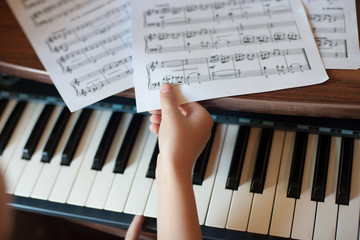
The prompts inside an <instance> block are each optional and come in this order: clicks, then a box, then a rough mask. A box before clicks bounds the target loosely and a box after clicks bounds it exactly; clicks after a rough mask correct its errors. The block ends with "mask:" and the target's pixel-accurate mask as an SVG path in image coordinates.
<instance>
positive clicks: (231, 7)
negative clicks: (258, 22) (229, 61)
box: [143, 0, 292, 28]
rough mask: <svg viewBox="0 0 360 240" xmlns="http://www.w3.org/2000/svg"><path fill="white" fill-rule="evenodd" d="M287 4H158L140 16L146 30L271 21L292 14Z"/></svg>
mask: <svg viewBox="0 0 360 240" xmlns="http://www.w3.org/2000/svg"><path fill="white" fill-rule="evenodd" d="M291 12H292V9H291V7H290V3H289V2H288V0H242V1H235V0H228V1H217V2H213V3H204V4H193V5H186V6H182V7H170V5H168V4H161V5H158V6H156V7H155V8H153V9H149V10H147V11H145V12H143V17H144V26H145V27H162V28H165V27H168V26H174V25H188V24H202V23H212V22H216V23H222V22H224V21H231V22H234V21H235V20H238V19H249V18H258V17H271V16H275V15H282V14H286V13H291Z"/></svg>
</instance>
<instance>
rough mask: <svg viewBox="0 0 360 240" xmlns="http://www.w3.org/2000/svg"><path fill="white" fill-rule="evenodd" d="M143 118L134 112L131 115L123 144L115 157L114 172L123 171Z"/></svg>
mask: <svg viewBox="0 0 360 240" xmlns="http://www.w3.org/2000/svg"><path fill="white" fill-rule="evenodd" d="M143 118H144V115H143V114H135V115H134V116H133V118H132V120H131V123H130V126H129V128H128V130H127V131H126V134H125V137H124V141H123V144H122V145H121V148H120V150H119V153H118V155H117V157H116V161H115V168H114V171H113V172H114V173H124V171H125V168H126V165H127V163H128V161H129V157H130V154H131V150H132V148H133V146H134V143H135V140H136V136H137V134H138V132H139V129H140V126H141V123H142V120H143Z"/></svg>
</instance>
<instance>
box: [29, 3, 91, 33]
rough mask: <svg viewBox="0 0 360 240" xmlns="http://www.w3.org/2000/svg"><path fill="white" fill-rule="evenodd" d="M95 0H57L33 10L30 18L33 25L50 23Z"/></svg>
mask: <svg viewBox="0 0 360 240" xmlns="http://www.w3.org/2000/svg"><path fill="white" fill-rule="evenodd" d="M95 1H96V0H82V1H80V0H76V1H75V0H58V1H57V2H54V3H51V4H50V5H47V6H45V7H44V8H42V9H40V10H37V11H35V12H34V13H33V14H32V16H31V20H32V21H33V23H34V25H35V26H37V27H39V26H42V25H46V24H50V23H52V22H54V21H56V20H58V19H60V18H62V17H67V16H68V15H70V14H72V13H74V12H77V11H78V10H80V9H81V8H83V7H85V6H88V5H89V4H90V3H91V2H95Z"/></svg>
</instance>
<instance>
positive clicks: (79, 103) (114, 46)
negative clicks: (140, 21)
mask: <svg viewBox="0 0 360 240" xmlns="http://www.w3.org/2000/svg"><path fill="white" fill-rule="evenodd" d="M7 2H8V4H9V6H10V8H11V9H12V10H13V12H14V13H15V15H16V18H17V19H18V20H19V22H20V24H21V25H22V27H23V29H24V32H25V33H26V35H27V37H28V38H29V39H30V42H31V43H32V46H33V47H34V49H35V51H36V53H37V54H38V56H39V58H40V60H41V62H42V63H43V64H44V67H45V69H46V70H47V72H48V73H49V75H50V77H51V79H52V81H53V82H54V85H55V86H56V88H57V89H58V91H59V93H60V94H61V96H62V98H63V99H64V101H65V103H66V105H67V106H68V107H69V109H70V111H76V110H79V109H81V108H83V107H86V106H88V105H90V104H93V103H95V102H97V101H100V100H102V99H104V98H106V97H109V96H111V95H114V94H116V93H118V92H121V91H124V90H126V89H129V88H131V87H133V86H134V84H133V78H132V75H133V68H132V46H131V45H132V44H131V38H132V34H131V9H130V1H129V0H105V1H97V0H7Z"/></svg>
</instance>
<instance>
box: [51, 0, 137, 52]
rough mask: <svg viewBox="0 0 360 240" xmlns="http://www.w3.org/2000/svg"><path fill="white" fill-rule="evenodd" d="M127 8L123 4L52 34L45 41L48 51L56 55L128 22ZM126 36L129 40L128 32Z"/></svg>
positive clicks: (128, 10) (128, 11) (127, 5)
mask: <svg viewBox="0 0 360 240" xmlns="http://www.w3.org/2000/svg"><path fill="white" fill-rule="evenodd" d="M129 7H130V6H129V3H125V4H123V5H121V6H119V7H117V8H114V9H111V10H109V11H107V12H106V13H105V14H103V15H101V16H99V17H96V18H94V19H91V20H89V21H87V22H85V23H82V24H80V25H78V26H74V27H72V28H67V29H62V30H61V31H59V32H56V33H52V34H51V36H49V37H48V39H47V40H46V44H47V45H48V47H49V49H50V51H52V52H56V53H58V52H62V51H68V50H69V49H71V47H72V46H74V45H76V44H77V43H80V42H86V41H89V40H90V39H92V38H93V37H97V36H99V35H104V34H106V33H107V32H109V31H110V30H111V29H113V28H114V27H117V26H121V25H122V24H125V23H126V22H130V20H131V17H130V9H129ZM126 34H128V35H129V38H130V37H131V32H130V30H129V31H128V32H127V33H126Z"/></svg>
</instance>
